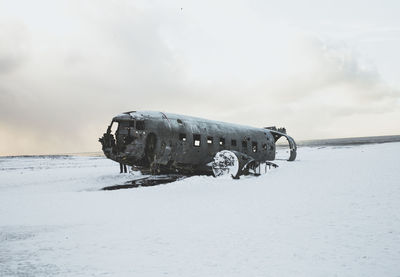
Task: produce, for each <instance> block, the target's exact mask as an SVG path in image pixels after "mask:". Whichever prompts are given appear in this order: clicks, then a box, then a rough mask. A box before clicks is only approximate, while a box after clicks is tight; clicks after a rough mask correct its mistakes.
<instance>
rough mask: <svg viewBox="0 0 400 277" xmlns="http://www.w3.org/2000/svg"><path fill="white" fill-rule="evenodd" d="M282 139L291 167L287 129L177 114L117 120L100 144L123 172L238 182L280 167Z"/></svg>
mask: <svg viewBox="0 0 400 277" xmlns="http://www.w3.org/2000/svg"><path fill="white" fill-rule="evenodd" d="M116 125H117V126H116ZM115 127H116V128H115ZM114 129H116V130H115V133H114V131H113V130H114ZM113 133H114V134H113ZM281 137H285V138H286V139H287V140H288V143H289V148H290V156H289V158H288V161H294V160H295V159H296V150H297V147H296V143H295V141H294V140H293V138H291V137H290V136H288V135H287V134H286V130H285V129H284V128H279V129H277V128H275V127H265V128H255V127H249V126H243V125H238V124H231V123H225V122H219V121H213V120H207V119H202V118H196V117H190V116H184V115H177V114H169V113H162V112H153V111H131V112H126V113H123V114H120V115H117V116H116V117H114V118H113V119H112V121H111V124H110V125H109V126H108V128H107V132H106V133H104V135H103V136H102V137H101V138H100V139H99V141H100V143H101V144H102V149H103V152H104V154H105V155H106V157H107V158H109V159H112V160H114V161H116V162H118V163H120V166H121V172H122V168H123V167H124V168H125V171H126V166H127V165H128V166H132V168H133V169H138V170H140V171H142V173H145V174H151V175H159V174H181V175H184V176H190V175H197V174H207V175H212V174H213V175H214V176H221V175H229V176H232V177H233V178H239V176H240V175H248V174H255V175H258V174H259V172H261V169H260V167H261V165H263V166H274V167H275V166H276V165H275V164H274V163H272V162H271V161H272V160H274V159H275V151H276V141H277V140H278V139H279V138H281Z"/></svg>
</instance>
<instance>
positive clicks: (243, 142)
mask: <svg viewBox="0 0 400 277" xmlns="http://www.w3.org/2000/svg"><path fill="white" fill-rule="evenodd" d="M242 147H243V149H247V141H245V140H243V141H242Z"/></svg>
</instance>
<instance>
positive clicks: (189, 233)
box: [0, 143, 400, 277]
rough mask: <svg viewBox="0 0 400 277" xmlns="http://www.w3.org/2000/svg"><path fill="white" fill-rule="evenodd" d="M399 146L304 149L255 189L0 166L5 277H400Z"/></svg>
mask: <svg viewBox="0 0 400 277" xmlns="http://www.w3.org/2000/svg"><path fill="white" fill-rule="evenodd" d="M399 154H400V143H387V144H379V145H363V146H357V147H341V148H332V147H326V148H320V149H318V148H300V149H299V150H298V160H297V161H295V162H291V163H290V162H285V161H278V163H279V164H280V167H279V168H277V169H273V170H271V171H270V172H268V174H267V175H264V176H261V177H258V178H255V177H253V178H242V179H240V180H229V179H220V180H219V179H215V178H212V177H205V176H198V177H192V178H188V179H185V180H183V181H178V182H174V183H171V184H167V185H160V186H155V187H139V188H136V189H127V190H118V191H100V190H99V189H100V188H102V187H104V186H110V185H114V184H115V185H116V184H123V183H124V182H125V181H127V180H129V179H130V178H132V176H129V175H120V174H118V172H119V166H118V164H116V163H114V162H112V161H109V160H106V159H104V158H90V157H60V158H51V157H47V158H26V157H25V158H0V276H141V277H144V276H201V277H204V276H207V277H209V276H399V274H400V158H399Z"/></svg>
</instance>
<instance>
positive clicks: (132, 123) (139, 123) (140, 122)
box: [129, 120, 144, 131]
mask: <svg viewBox="0 0 400 277" xmlns="http://www.w3.org/2000/svg"><path fill="white" fill-rule="evenodd" d="M135 122H136V130H140V131H143V130H144V121H143V120H136V121H133V120H132V121H129V128H135Z"/></svg>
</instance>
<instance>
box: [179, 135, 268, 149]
mask: <svg viewBox="0 0 400 277" xmlns="http://www.w3.org/2000/svg"><path fill="white" fill-rule="evenodd" d="M200 139H201V136H200V135H199V134H193V146H195V147H200V144H201V140H200ZM179 140H181V141H186V140H187V139H186V134H179ZM213 140H214V139H213V137H207V144H213ZM219 145H221V146H224V145H225V139H224V138H219ZM231 146H237V143H236V140H235V139H232V140H231ZM242 147H243V148H247V141H245V140H243V141H242ZM262 147H263V149H264V150H267V144H265V143H264V144H263V146H262ZM251 151H252V152H254V153H255V152H257V142H256V141H252V142H251Z"/></svg>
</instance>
